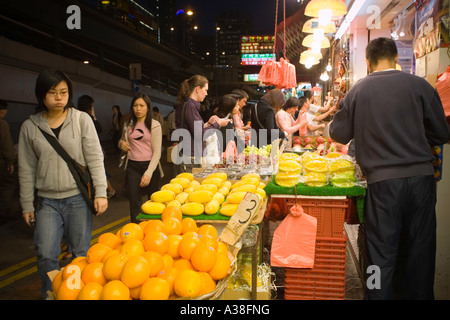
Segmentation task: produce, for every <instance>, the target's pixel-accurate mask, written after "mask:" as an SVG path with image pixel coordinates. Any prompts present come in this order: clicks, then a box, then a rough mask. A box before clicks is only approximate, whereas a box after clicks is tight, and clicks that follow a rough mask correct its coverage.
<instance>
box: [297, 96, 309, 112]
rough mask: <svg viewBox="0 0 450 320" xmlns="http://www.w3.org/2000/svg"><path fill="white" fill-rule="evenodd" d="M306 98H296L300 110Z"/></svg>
mask: <svg viewBox="0 0 450 320" xmlns="http://www.w3.org/2000/svg"><path fill="white" fill-rule="evenodd" d="M306 100H307V99H306V97H305V96H303V97H300V98H298V103H299V105H298V106H299V107H300V109H301V108H302V107H303V105H304V104H305V103H306Z"/></svg>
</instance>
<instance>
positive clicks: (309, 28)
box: [302, 18, 336, 34]
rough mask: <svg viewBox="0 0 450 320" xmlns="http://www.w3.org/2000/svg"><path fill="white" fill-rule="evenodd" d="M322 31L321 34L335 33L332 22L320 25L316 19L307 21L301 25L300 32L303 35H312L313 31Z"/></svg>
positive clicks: (334, 26)
mask: <svg viewBox="0 0 450 320" xmlns="http://www.w3.org/2000/svg"><path fill="white" fill-rule="evenodd" d="M318 28H320V29H323V33H325V34H327V33H335V32H336V25H335V24H334V22H330V23H327V24H321V23H320V22H319V19H318V18H313V19H309V20H308V21H306V22H305V23H304V24H303V28H302V32H305V33H313V32H314V30H315V29H318Z"/></svg>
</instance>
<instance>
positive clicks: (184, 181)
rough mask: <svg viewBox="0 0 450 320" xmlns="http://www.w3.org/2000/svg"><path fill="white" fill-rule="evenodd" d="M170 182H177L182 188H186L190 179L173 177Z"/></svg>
mask: <svg viewBox="0 0 450 320" xmlns="http://www.w3.org/2000/svg"><path fill="white" fill-rule="evenodd" d="M170 183H178V184H180V185H181V186H182V187H183V189H186V188H187V187H189V185H190V184H191V181H190V180H189V179H188V178H173V179H172V180H170Z"/></svg>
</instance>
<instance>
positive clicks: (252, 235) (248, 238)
mask: <svg viewBox="0 0 450 320" xmlns="http://www.w3.org/2000/svg"><path fill="white" fill-rule="evenodd" d="M258 234H259V227H258V226H257V225H253V224H251V225H249V226H248V227H247V229H246V230H245V232H244V234H243V235H242V245H243V246H244V247H253V246H254V245H255V244H256V241H257V240H258Z"/></svg>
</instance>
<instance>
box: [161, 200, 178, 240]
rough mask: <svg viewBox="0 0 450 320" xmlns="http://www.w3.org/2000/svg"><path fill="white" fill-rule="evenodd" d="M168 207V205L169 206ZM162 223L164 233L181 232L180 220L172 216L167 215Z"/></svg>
mask: <svg viewBox="0 0 450 320" xmlns="http://www.w3.org/2000/svg"><path fill="white" fill-rule="evenodd" d="M169 208H170V207H169ZM163 223H164V225H165V226H166V232H165V234H166V235H171V234H177V235H178V234H181V230H182V229H183V226H182V225H181V222H180V220H178V219H177V218H174V217H167V218H165V219H164V220H163Z"/></svg>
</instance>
